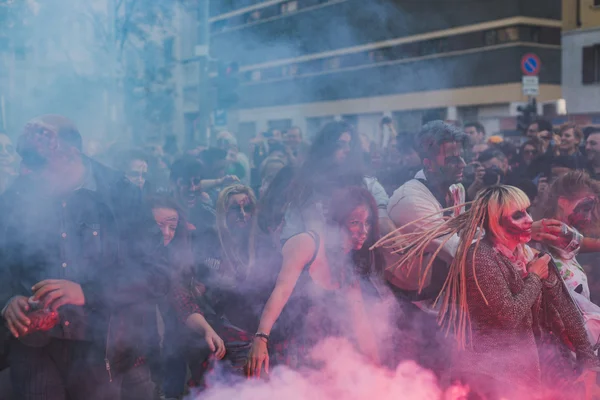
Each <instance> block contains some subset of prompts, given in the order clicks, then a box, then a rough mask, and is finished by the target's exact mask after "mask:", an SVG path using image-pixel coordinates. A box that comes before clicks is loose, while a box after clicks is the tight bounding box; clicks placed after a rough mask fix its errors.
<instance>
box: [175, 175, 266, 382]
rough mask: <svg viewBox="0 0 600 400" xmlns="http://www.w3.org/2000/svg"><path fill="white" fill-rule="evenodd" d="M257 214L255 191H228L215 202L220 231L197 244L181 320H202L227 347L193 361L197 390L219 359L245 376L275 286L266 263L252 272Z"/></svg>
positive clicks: (205, 235) (209, 233) (208, 233)
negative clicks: (198, 317)
mask: <svg viewBox="0 0 600 400" xmlns="http://www.w3.org/2000/svg"><path fill="white" fill-rule="evenodd" d="M255 211H256V197H255V196H254V192H253V191H252V189H250V188H249V187H247V186H244V185H241V184H236V185H232V186H229V187H226V188H225V189H223V190H222V191H221V193H220V194H219V197H218V199H217V210H216V214H217V215H216V216H217V226H216V229H212V230H208V231H206V232H204V233H202V234H201V235H199V236H198V237H197V238H196V243H194V258H195V266H194V273H193V282H192V283H191V286H192V287H191V290H190V291H187V293H188V297H189V298H188V299H181V300H180V301H179V312H180V314H182V316H181V317H180V318H181V319H183V320H189V319H190V316H193V315H194V314H201V315H203V316H204V318H205V319H206V320H207V321H208V323H210V325H211V326H212V327H213V328H214V330H215V331H216V332H217V334H218V335H219V336H220V338H221V339H222V340H223V342H224V344H225V351H224V352H223V353H219V352H218V351H217V352H216V353H215V354H216V356H217V357H212V356H211V357H210V358H209V355H210V354H211V352H210V351H208V349H206V348H204V351H203V352H202V351H200V352H198V353H197V354H194V355H193V356H192V357H190V358H192V361H191V362H190V370H191V372H192V382H193V383H194V384H195V385H196V386H201V387H202V386H203V385H204V378H205V376H204V375H205V374H206V373H207V372H208V370H209V369H210V366H211V362H210V361H211V360H214V359H215V358H223V359H224V360H225V361H226V364H225V365H227V366H228V367H227V368H228V370H229V371H230V372H232V373H234V374H242V371H243V367H244V365H245V363H246V355H247V354H248V350H249V348H250V344H251V341H252V334H253V333H254V332H255V331H256V328H257V321H258V317H259V316H260V312H261V310H262V307H263V305H264V303H265V302H266V300H267V296H268V294H269V291H270V290H271V289H272V287H273V285H274V279H275V277H276V272H267V271H266V270H265V269H266V267H265V265H264V263H261V265H260V268H254V266H255V262H254V260H255V251H254V250H255V240H254V239H255V225H256V224H255V215H256V212H255ZM269 276H273V278H272V281H271V280H269ZM184 294H185V293H184ZM184 294H182V296H183V295H184ZM202 345H203V343H199V344H198V346H196V347H194V346H192V348H191V349H190V353H191V350H202V348H201V347H202ZM190 355H191V354H188V356H190Z"/></svg>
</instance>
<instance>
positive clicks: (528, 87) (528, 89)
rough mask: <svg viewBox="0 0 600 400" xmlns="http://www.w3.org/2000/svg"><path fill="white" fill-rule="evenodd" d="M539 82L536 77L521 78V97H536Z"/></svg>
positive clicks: (538, 90) (538, 92) (538, 91)
mask: <svg viewBox="0 0 600 400" xmlns="http://www.w3.org/2000/svg"><path fill="white" fill-rule="evenodd" d="M539 94H540V80H539V78H538V77H537V76H527V75H525V76H523V96H538V95H539Z"/></svg>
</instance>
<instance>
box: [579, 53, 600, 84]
mask: <svg viewBox="0 0 600 400" xmlns="http://www.w3.org/2000/svg"><path fill="white" fill-rule="evenodd" d="M581 72H582V73H581V75H582V83H583V84H584V85H586V84H593V83H600V44H597V45H594V46H588V47H584V48H583V62H582V71H581Z"/></svg>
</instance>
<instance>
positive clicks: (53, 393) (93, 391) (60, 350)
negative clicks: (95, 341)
mask: <svg viewBox="0 0 600 400" xmlns="http://www.w3.org/2000/svg"><path fill="white" fill-rule="evenodd" d="M9 362H10V372H11V381H12V385H13V392H14V395H15V398H17V399H19V400H115V399H119V398H120V388H121V379H120V378H118V377H114V376H113V380H112V382H110V381H109V376H108V373H107V371H106V368H105V364H104V357H103V354H102V352H101V351H99V350H97V349H95V348H94V347H93V346H92V344H91V343H88V342H80V341H72V340H59V339H53V340H52V341H51V342H50V343H49V344H48V345H46V346H44V347H28V346H26V345H24V344H22V343H21V342H20V341H18V340H16V339H13V340H12V341H11V343H10V352H9ZM113 375H114V374H113Z"/></svg>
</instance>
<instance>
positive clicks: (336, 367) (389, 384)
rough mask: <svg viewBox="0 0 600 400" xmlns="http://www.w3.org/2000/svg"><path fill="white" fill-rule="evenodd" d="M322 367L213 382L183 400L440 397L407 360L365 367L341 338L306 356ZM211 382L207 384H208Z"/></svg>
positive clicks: (429, 377)
mask: <svg viewBox="0 0 600 400" xmlns="http://www.w3.org/2000/svg"><path fill="white" fill-rule="evenodd" d="M311 358H312V359H313V360H314V361H316V362H322V363H323V366H322V368H320V369H318V370H309V369H306V370H302V371H292V370H291V369H289V368H286V367H275V368H274V369H273V371H272V372H271V374H270V377H269V380H268V381H267V380H251V381H241V382H239V383H237V384H235V385H233V386H225V385H223V384H220V383H218V382H219V379H222V378H221V377H216V376H213V377H212V380H213V382H217V383H216V384H215V386H213V387H212V388H210V389H209V390H208V391H206V392H204V393H202V395H198V394H192V395H191V396H190V397H188V399H187V400H196V399H200V398H202V399H206V400H229V399H233V398H235V399H239V400H254V399H288V400H305V399H319V400H339V399H344V400H370V399H379V400H388V399H389V400H392V399H393V400H397V399H406V400H437V399H441V398H443V397H442V395H443V393H442V390H441V389H440V387H439V386H438V384H437V382H436V377H435V375H434V374H433V373H432V372H430V371H427V370H425V369H423V368H422V367H420V366H418V365H417V364H416V363H414V362H412V361H407V362H403V363H401V364H400V365H398V367H397V368H396V369H395V370H388V369H385V368H381V367H377V366H374V365H372V364H369V363H368V362H367V361H366V360H365V358H364V357H363V356H361V355H360V354H358V353H357V352H356V351H355V350H354V348H353V346H352V345H351V344H350V343H349V342H348V341H347V340H345V339H339V338H327V339H325V340H323V341H322V342H321V343H319V344H318V345H317V346H315V348H314V349H313V350H312V351H311ZM209 381H210V380H209Z"/></svg>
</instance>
